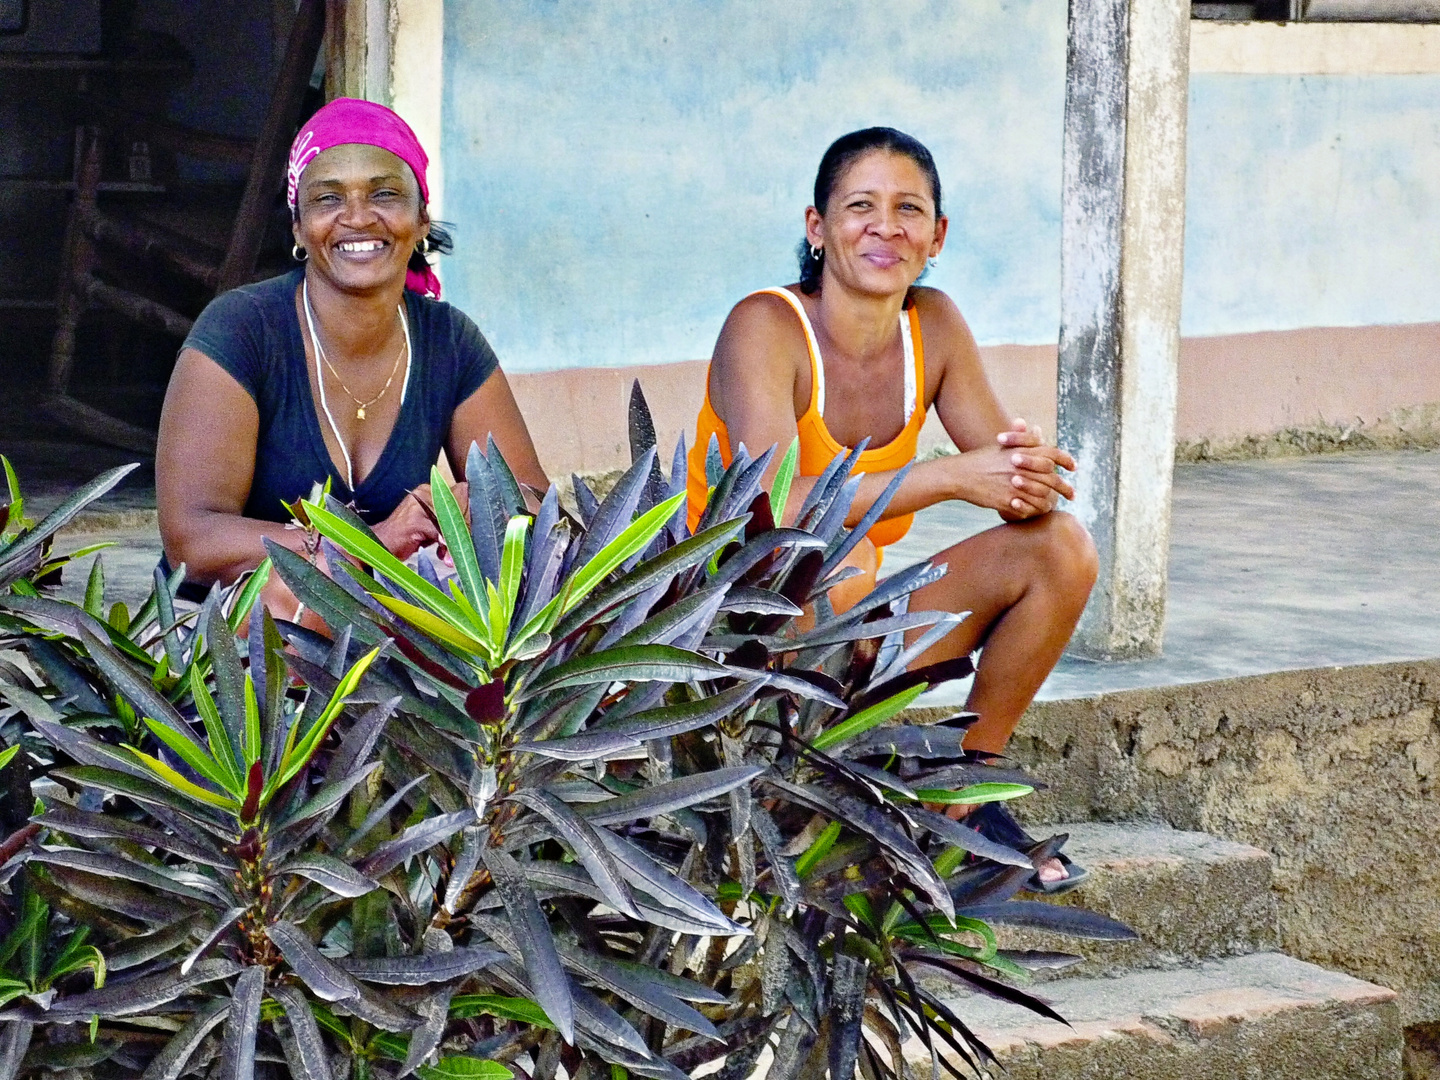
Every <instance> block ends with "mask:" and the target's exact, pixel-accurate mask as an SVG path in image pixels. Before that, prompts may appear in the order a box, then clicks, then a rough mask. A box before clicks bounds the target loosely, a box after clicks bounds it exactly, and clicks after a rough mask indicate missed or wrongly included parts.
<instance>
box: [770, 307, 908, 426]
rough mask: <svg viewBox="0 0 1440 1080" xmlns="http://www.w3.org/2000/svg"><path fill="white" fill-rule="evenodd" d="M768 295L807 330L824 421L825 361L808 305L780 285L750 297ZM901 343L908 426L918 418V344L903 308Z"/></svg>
mask: <svg viewBox="0 0 1440 1080" xmlns="http://www.w3.org/2000/svg"><path fill="white" fill-rule="evenodd" d="M760 293H766V294H768V295H770V296H778V297H780V299H782V300H784V301H785V302H786V303H787V304H789V305H790V306H791V307H792V308H794V309H795V314H796V315H798V316H799V317H800V325H801V326H802V327H803V328H804V330H805V343H806V344H807V345H809V346H810V360H811V364H810V369H811V371H813V372H814V373H815V411H816V412H817V413H819V414H820V417H821V419H824V417H825V360H824V358H823V357H822V356H821V355H820V342H819V341H818V340H816V337H815V328H814V327H813V326H811V325H810V316H809V315H808V314H806V311H805V305H804V304H802V303H800V299H799V297H797V296H796V295H795V294H794V293H792V292H791V291H790V290H789V289H785V288H781V287H780V286H778V285H777V286H772V287H771V288H768V289H756V290H755V291H754V292H753V293H751V294H750V295H751V296H758V295H759V294H760ZM900 344H901V346H902V347H903V349H904V352H905V404H904V408H905V423H907V424H908V423H910V418H911V417H912V416H914V415H915V404H916V400H917V394H916V386H915V341H914V338H913V337H912V336H911V334H910V313H909V312H908V311H906V310H905V309H904V308H901V309H900Z"/></svg>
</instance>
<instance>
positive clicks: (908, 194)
mask: <svg viewBox="0 0 1440 1080" xmlns="http://www.w3.org/2000/svg"><path fill="white" fill-rule="evenodd" d="M876 194H877V192H875V191H872V190H871V189H869V188H865V189H863V190H860V191H851V192H848V193H846V195H845V198H847V199H853V198H855V197H856V196H857V195H869V196H870V197H871V198H874V197H875V195H876ZM895 194H896V195H898V196H899V197H900V198H902V199H928V198H930V196H929V195H922V194H921V193H920V192H918V191H897V192H896V193H895Z"/></svg>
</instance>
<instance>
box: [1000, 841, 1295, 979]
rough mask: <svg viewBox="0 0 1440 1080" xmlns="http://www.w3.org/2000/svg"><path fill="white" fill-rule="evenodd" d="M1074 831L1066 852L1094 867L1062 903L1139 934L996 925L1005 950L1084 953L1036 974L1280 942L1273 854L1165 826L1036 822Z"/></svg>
mask: <svg viewBox="0 0 1440 1080" xmlns="http://www.w3.org/2000/svg"><path fill="white" fill-rule="evenodd" d="M1035 831H1036V832H1037V834H1038V835H1041V836H1048V835H1050V834H1051V833H1052V832H1068V833H1069V834H1070V840H1069V842H1068V843H1067V844H1066V845H1065V852H1066V854H1067V855H1069V856H1070V858H1072V859H1073V860H1074V861H1075V862H1076V863H1078V864H1079V865H1081V866H1084V867H1085V868H1086V869H1088V870H1089V871H1090V877H1089V878H1088V879H1087V880H1086V882H1085V883H1084V884H1083V885H1082V886H1080V887H1079V888H1077V889H1075V890H1074V891H1072V892H1070V893H1066V894H1064V895H1063V896H1060V897H1056V898H1055V899H1054V902H1055V903H1060V904H1067V905H1071V906H1075V907H1081V908H1085V909H1086V910H1089V911H1094V912H1097V913H1099V914H1102V915H1108V916H1110V917H1111V918H1113V919H1117V920H1119V921H1120V922H1122V923H1124V924H1125V925H1127V926H1129V927H1130V928H1131V929H1132V930H1134V931H1135V932H1136V933H1137V934H1139V935H1140V940H1138V941H1124V942H1114V941H1087V940H1079V939H1075V938H1070V937H1062V936H1060V935H1058V934H1051V933H1047V932H1043V931H1035V930H1029V929H1020V928H1016V927H996V932H997V936H998V937H999V939H1000V945H1001V947H1002V948H1006V949H1022V950H1023V949H1033V950H1041V951H1046V952H1066V953H1071V954H1074V955H1078V956H1081V957H1083V962H1082V963H1081V964H1079V965H1077V966H1074V967H1070V968H1066V969H1064V970H1063V971H1059V972H1055V973H1048V972H1039V973H1037V979H1038V980H1039V981H1047V980H1048V979H1051V978H1056V977H1064V978H1070V977H1074V976H1076V975H1102V974H1103V975H1115V974H1119V973H1123V972H1128V971H1137V970H1142V969H1146V968H1175V967H1181V966H1183V965H1185V964H1189V963H1193V962H1195V961H1198V960H1209V959H1213V958H1218V957H1225V956H1243V955H1245V954H1247V953H1255V952H1268V951H1273V950H1276V949H1278V948H1279V923H1278V908H1277V904H1276V899H1275V896H1274V893H1273V892H1272V889H1271V883H1272V862H1271V859H1270V856H1269V855H1268V854H1267V853H1266V852H1264V851H1261V850H1260V849H1258V848H1253V847H1249V846H1248V845H1245V844H1234V843H1230V842H1228V841H1224V840H1219V839H1216V838H1215V837H1212V836H1207V835H1206V834H1204V833H1193V832H1182V831H1179V830H1175V829H1169V828H1166V827H1163V826H1150V825H1130V824H1102V823H1096V822H1085V823H1079V824H1074V825H1056V826H1052V827H1047V828H1045V829H1039V830H1035Z"/></svg>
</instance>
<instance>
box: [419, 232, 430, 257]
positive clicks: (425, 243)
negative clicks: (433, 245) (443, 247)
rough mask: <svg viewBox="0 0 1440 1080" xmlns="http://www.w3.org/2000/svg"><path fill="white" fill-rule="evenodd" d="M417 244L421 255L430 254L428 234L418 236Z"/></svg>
mask: <svg viewBox="0 0 1440 1080" xmlns="http://www.w3.org/2000/svg"><path fill="white" fill-rule="evenodd" d="M417 246H418V247H419V249H420V254H421V255H429V254H430V237H428V236H422V237H421V238H420V243H419V244H418V245H417Z"/></svg>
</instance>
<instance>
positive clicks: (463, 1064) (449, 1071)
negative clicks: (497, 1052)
mask: <svg viewBox="0 0 1440 1080" xmlns="http://www.w3.org/2000/svg"><path fill="white" fill-rule="evenodd" d="M415 1075H416V1076H418V1077H420V1080H510V1078H511V1077H512V1076H514V1075H515V1074H514V1073H513V1072H511V1071H510V1070H509V1069H507V1068H506V1067H505V1066H504V1065H501V1064H500V1062H498V1061H489V1060H486V1059H484V1058H473V1057H453V1056H452V1057H443V1058H441V1059H440V1060H439V1062H438V1063H436V1064H434V1065H421V1066H420V1067H419V1068H418V1069H416V1070H415Z"/></svg>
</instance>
